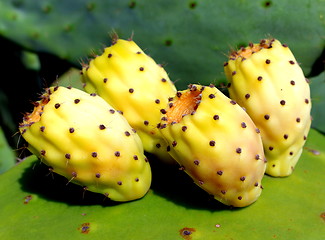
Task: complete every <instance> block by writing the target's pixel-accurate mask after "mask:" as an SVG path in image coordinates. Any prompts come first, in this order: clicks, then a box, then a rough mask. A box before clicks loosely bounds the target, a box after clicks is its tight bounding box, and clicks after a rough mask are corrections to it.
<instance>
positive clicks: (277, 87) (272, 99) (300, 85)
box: [224, 39, 311, 177]
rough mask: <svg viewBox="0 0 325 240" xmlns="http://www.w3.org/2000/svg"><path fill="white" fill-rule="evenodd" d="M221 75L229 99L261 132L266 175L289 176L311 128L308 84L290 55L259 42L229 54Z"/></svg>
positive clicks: (276, 44)
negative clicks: (235, 103)
mask: <svg viewBox="0 0 325 240" xmlns="http://www.w3.org/2000/svg"><path fill="white" fill-rule="evenodd" d="M224 70H225V73H226V76H227V78H228V80H229V82H230V84H229V94H230V97H231V98H232V99H234V100H235V101H237V102H238V104H239V105H241V106H242V107H244V108H245V109H246V111H247V113H248V114H249V115H250V117H251V118H252V119H253V121H254V123H255V124H256V125H257V127H258V128H259V129H260V130H261V136H262V140H263V145H264V151H265V156H266V159H267V161H268V163H267V168H266V173H267V174H269V175H271V176H275V177H281V176H289V175H290V174H291V173H292V171H293V169H294V167H295V165H296V163H297V161H298V160H299V158H300V155H301V153H302V147H303V145H304V144H305V141H306V138H307V135H308V132H309V129H310V125H311V117H310V111H311V99H310V88H309V85H308V82H309V81H308V79H306V78H305V76H304V74H303V71H302V70H301V68H300V66H299V64H298V62H297V60H296V59H295V57H294V55H293V54H292V52H291V51H290V49H289V47H288V46H287V45H285V44H281V43H280V41H278V40H276V39H263V40H261V42H260V43H257V44H252V43H251V44H250V45H249V46H248V47H246V48H242V49H240V50H239V51H237V52H233V53H232V54H231V55H230V57H229V61H228V62H227V63H225V66H224Z"/></svg>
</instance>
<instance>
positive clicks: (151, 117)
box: [19, 39, 311, 207]
mask: <svg viewBox="0 0 325 240" xmlns="http://www.w3.org/2000/svg"><path fill="white" fill-rule="evenodd" d="M224 72H225V75H226V77H227V79H228V81H229V84H228V90H229V96H230V98H228V97H227V96H225V95H224V94H223V93H222V92H221V91H220V90H219V89H218V88H216V87H215V86H214V85H212V84H211V85H209V86H202V85H198V84H191V85H189V86H188V89H186V90H177V89H176V87H175V85H174V84H173V82H172V81H171V80H170V79H169V77H168V74H167V73H166V72H165V70H164V68H163V67H162V66H161V65H158V64H157V63H156V62H155V61H154V60H153V59H152V58H151V57H149V56H148V55H146V54H145V53H144V52H143V51H142V50H141V49H140V48H139V47H138V46H137V45H136V43H135V42H134V41H132V40H122V39H114V41H113V44H112V46H110V47H107V48H105V49H104V52H103V54H102V55H100V56H96V57H94V58H93V59H92V60H90V61H89V63H88V64H84V65H83V68H82V71H81V74H82V77H81V78H82V81H83V83H84V90H85V91H81V90H78V89H75V88H71V87H68V88H66V87H63V86H54V87H50V88H48V89H46V91H45V93H44V94H43V95H42V96H41V99H40V101H38V102H36V103H35V107H34V110H33V112H32V113H28V114H26V115H25V116H24V118H23V122H22V123H21V124H20V126H19V129H20V132H21V134H22V136H23V138H24V139H25V140H26V141H27V142H28V143H29V145H28V149H29V150H30V151H31V152H32V153H33V154H35V155H37V156H38V157H39V158H40V160H41V161H42V162H44V163H45V164H47V165H48V166H49V168H50V170H51V171H52V172H55V173H58V174H60V175H63V176H64V177H66V178H67V179H68V181H69V182H74V183H76V184H79V185H81V186H83V187H84V189H85V190H89V191H93V192H97V193H101V194H104V195H105V196H106V197H107V198H110V199H111V200H113V201H130V200H135V199H139V198H141V197H143V196H144V195H145V194H146V193H147V191H148V190H149V188H150V184H151V177H152V176H151V169H150V162H149V160H148V158H147V157H146V156H145V153H146V152H147V153H150V154H152V155H155V156H156V159H159V160H161V161H162V162H164V164H175V163H178V164H179V165H180V168H181V169H182V170H184V171H185V172H186V173H187V174H188V175H189V176H190V177H191V178H192V179H193V181H194V183H195V184H197V185H198V186H199V187H201V188H202V189H203V190H205V191H206V192H208V193H209V194H211V195H213V196H214V198H215V199H216V200H218V201H220V202H222V203H224V204H226V205H229V206H234V207H244V206H248V205H250V204H252V203H253V202H255V201H256V200H257V199H258V197H259V196H260V194H261V192H262V189H263V187H262V179H263V176H264V174H265V173H266V174H268V175H271V176H274V177H284V176H289V175H290V174H291V173H292V172H293V170H294V167H295V165H296V163H297V161H298V159H299V158H300V155H301V153H302V147H303V145H304V143H305V141H306V139H307V135H308V131H309V129H310V125H311V116H310V111H311V99H310V89H309V85H308V79H306V78H305V77H304V74H303V72H302V70H301V68H300V66H299V64H298V62H297V61H296V59H295V57H294V56H293V54H292V52H291V51H290V49H289V47H288V46H287V45H285V44H281V43H280V42H279V41H278V40H276V39H263V40H262V41H261V42H260V43H256V44H252V43H251V44H249V46H247V47H246V48H241V49H240V50H238V51H234V52H232V53H230V55H229V59H228V62H226V63H225V64H224Z"/></svg>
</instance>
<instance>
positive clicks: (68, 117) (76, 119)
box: [19, 87, 151, 201]
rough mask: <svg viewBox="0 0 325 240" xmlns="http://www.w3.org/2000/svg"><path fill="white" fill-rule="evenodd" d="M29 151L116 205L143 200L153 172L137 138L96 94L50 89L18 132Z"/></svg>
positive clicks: (123, 120) (68, 177)
mask: <svg viewBox="0 0 325 240" xmlns="http://www.w3.org/2000/svg"><path fill="white" fill-rule="evenodd" d="M19 130H20V132H21V134H22V136H23V138H24V139H25V140H26V141H27V142H28V144H29V145H28V149H29V150H30V151H31V152H32V153H34V154H35V155H37V156H38V157H39V158H40V159H41V161H42V162H44V163H45V164H47V165H48V166H50V167H51V169H52V171H53V172H56V173H58V174H60V175H62V176H64V177H66V178H67V179H69V181H71V182H73V183H76V184H79V185H81V186H84V187H85V189H87V190H89V191H92V192H97V193H102V194H104V195H105V196H107V197H108V198H110V199H111V200H114V201H130V200H134V199H138V198H141V197H143V196H144V195H145V194H146V192H147V191H148V189H149V187H150V184H151V170H150V165H149V163H148V160H147V158H146V157H145V155H144V153H143V146H142V143H141V140H140V138H139V136H138V135H137V134H136V133H135V131H134V129H133V128H132V127H131V126H130V125H129V124H128V122H127V121H126V119H125V118H124V117H123V116H122V115H121V114H119V113H118V112H117V111H116V110H115V109H114V108H113V107H111V106H110V105H109V104H108V103H107V102H105V101H104V100H103V99H102V98H101V97H99V96H98V95H96V94H87V93H85V92H83V91H81V90H78V89H74V88H65V87H51V88H49V89H47V90H46V92H45V93H44V94H43V95H42V97H41V100H40V101H38V102H37V103H36V104H35V108H34V111H33V112H32V113H30V114H26V115H25V117H24V120H23V122H22V123H21V124H20V126H19Z"/></svg>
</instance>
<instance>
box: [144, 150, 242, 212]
mask: <svg viewBox="0 0 325 240" xmlns="http://www.w3.org/2000/svg"><path fill="white" fill-rule="evenodd" d="M148 157H149V159H151V160H150V164H151V169H152V175H153V179H152V184H151V189H152V190H153V192H154V194H156V195H159V196H161V197H164V198H166V199H168V200H169V201H171V202H174V203H176V204H179V205H182V206H184V207H186V208H189V209H204V210H210V211H220V210H237V208H232V207H229V206H225V205H224V204H222V203H220V202H218V201H217V200H215V199H214V198H213V197H212V196H210V195H209V194H208V193H206V192H205V191H204V190H202V189H201V188H199V187H198V186H197V185H195V184H194V182H193V180H192V179H191V178H190V177H189V176H188V175H187V174H186V173H185V172H183V171H182V170H180V169H179V167H178V166H177V165H175V166H168V165H165V164H163V163H161V162H159V161H158V160H156V159H154V157H151V156H149V155H148Z"/></svg>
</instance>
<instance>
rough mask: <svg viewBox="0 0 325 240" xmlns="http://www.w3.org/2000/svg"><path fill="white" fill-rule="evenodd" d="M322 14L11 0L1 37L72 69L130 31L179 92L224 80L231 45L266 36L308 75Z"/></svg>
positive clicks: (312, 9) (253, 5)
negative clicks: (280, 44)
mask: <svg viewBox="0 0 325 240" xmlns="http://www.w3.org/2000/svg"><path fill="white" fill-rule="evenodd" d="M287 9H294V11H287ZM324 12H325V4H324V1H323V0H314V1H312V2H311V1H310V0H300V1H299V3H297V2H296V1H293V0H273V1H266V0H261V1H249V0H243V1H238V0H228V1H215V0H206V1H195V0H193V1H189V0H180V1H173V0H158V1H143V0H139V1H130V0H120V1H114V0H108V1H101V0H91V1H88V0H80V1H55V0H47V1H39V0H30V1H26V0H12V1H1V3H0V23H1V24H0V34H1V35H2V36H4V37H6V38H9V39H11V40H13V41H15V42H18V43H20V44H21V45H23V46H24V47H26V48H29V49H32V50H35V51H42V52H43V51H45V52H50V53H53V54H56V55H58V56H59V57H61V58H64V59H68V60H70V61H71V62H73V63H75V64H76V65H78V64H79V61H80V59H81V58H84V56H87V55H88V54H90V52H91V51H92V50H94V51H95V52H96V51H97V49H99V48H101V44H106V43H107V42H108V41H109V39H108V35H109V33H112V32H113V31H115V32H116V33H117V34H119V36H120V37H122V38H128V37H130V36H131V35H132V33H134V40H135V41H137V42H138V44H139V45H141V46H145V47H146V48H147V49H148V52H150V55H151V56H152V57H153V58H154V59H156V60H157V61H158V62H162V63H168V65H167V71H168V72H169V73H170V75H171V78H172V79H174V80H179V79H180V80H181V81H178V82H177V83H176V84H177V85H178V86H183V87H185V86H186V85H188V84H189V83H193V82H195V81H197V80H198V79H199V80H200V81H201V82H200V84H209V83H210V82H211V81H214V80H216V81H220V79H224V75H223V73H222V71H221V70H220V66H222V63H223V62H224V60H225V56H224V55H225V54H227V53H228V52H229V47H232V48H234V49H236V48H237V47H240V46H241V45H242V44H243V43H246V42H249V41H254V42H256V41H258V40H259V39H261V38H264V37H267V36H269V35H271V36H273V37H277V38H279V39H280V40H282V41H285V42H286V43H287V44H289V45H290V46H291V47H292V49H293V51H294V52H295V53H296V56H297V60H298V62H300V63H302V67H303V70H304V72H305V74H306V75H307V74H308V73H309V72H310V71H311V68H312V66H313V63H314V62H315V60H316V59H317V58H318V57H319V56H320V54H321V52H322V50H323V49H324V36H325V27H324V26H325V20H324Z"/></svg>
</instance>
